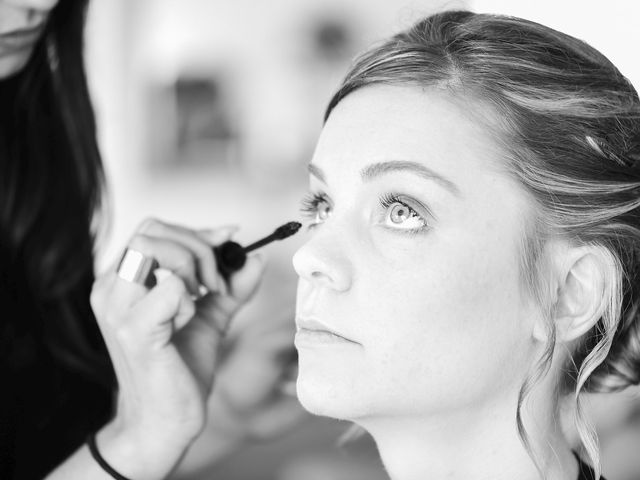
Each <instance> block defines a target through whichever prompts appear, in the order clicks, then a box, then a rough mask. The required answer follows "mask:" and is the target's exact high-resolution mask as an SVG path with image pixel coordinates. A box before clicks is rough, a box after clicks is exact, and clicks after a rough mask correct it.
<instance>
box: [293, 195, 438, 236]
mask: <svg viewBox="0 0 640 480" xmlns="http://www.w3.org/2000/svg"><path fill="white" fill-rule="evenodd" d="M379 201H380V206H381V207H382V208H383V209H384V210H387V209H388V208H389V207H391V206H392V205H393V204H395V203H399V204H401V205H403V206H405V207H406V208H408V209H409V211H410V212H411V213H412V214H415V215H417V216H418V217H420V218H421V219H422V220H423V221H424V222H425V224H426V225H425V226H424V227H421V228H413V229H405V230H404V231H403V232H402V233H404V234H407V235H415V234H418V233H423V232H424V231H425V229H427V228H429V222H428V221H427V219H425V216H424V215H421V214H420V213H418V212H417V211H416V209H415V208H413V207H412V206H411V205H409V204H408V203H407V201H406V200H404V199H403V197H402V196H401V195H398V194H395V193H386V194H384V195H382V196H381V197H380V198H379ZM322 203H326V204H328V205H329V206H331V202H330V201H329V197H328V196H327V195H326V194H325V193H314V192H309V193H308V194H307V195H305V197H304V198H303V199H302V202H301V206H300V212H301V213H302V215H303V216H305V217H307V218H309V219H310V220H311V221H312V223H310V224H309V226H308V227H307V228H308V229H309V230H310V229H312V228H315V227H317V226H318V225H319V224H320V223H322V222H319V221H317V216H318V213H319V212H318V207H319V206H320V204H322ZM422 208H423V209H424V210H426V211H427V214H428V215H429V216H431V217H432V216H433V215H432V214H431V212H430V211H429V209H428V208H427V207H426V206H422Z"/></svg>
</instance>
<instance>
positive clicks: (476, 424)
mask: <svg viewBox="0 0 640 480" xmlns="http://www.w3.org/2000/svg"><path fill="white" fill-rule="evenodd" d="M513 404H514V403H511V405H513ZM525 411H526V412H529V413H530V414H529V415H525V413H526V412H525ZM505 412H506V413H505ZM532 413H534V412H532V411H531V409H530V408H526V407H525V406H523V409H522V414H523V417H524V418H523V420H524V424H525V429H526V431H527V433H528V435H529V438H530V440H531V445H532V447H533V448H534V449H535V451H536V452H537V454H538V458H539V460H538V462H539V463H540V464H539V468H540V470H541V471H542V475H541V473H540V471H539V470H538V468H537V467H536V465H535V463H534V461H533V460H532V458H531V456H530V455H529V453H528V452H527V450H526V448H525V447H524V446H523V443H522V441H521V439H520V437H519V436H518V432H517V426H516V412H515V409H514V408H503V406H498V405H495V404H494V405H493V406H492V407H485V408H482V409H474V411H473V412H463V413H460V412H454V413H447V414H442V413H441V414H439V415H434V416H432V417H428V418H425V417H422V418H416V417H412V418H397V417H396V418H386V419H380V418H376V419H375V420H371V421H369V420H365V421H362V422H358V423H360V424H361V425H362V426H363V427H365V428H366V429H367V430H368V431H369V432H370V433H371V434H372V435H373V438H374V439H375V441H376V443H377V446H378V449H379V452H380V456H381V458H382V461H383V463H384V465H385V467H386V469H387V471H388V473H389V475H390V476H391V478H392V479H393V480H418V479H424V478H429V479H431V480H444V479H447V480H463V479H464V480H488V479H491V480H502V479H504V480H507V479H509V480H512V479H514V478H518V479H520V480H539V479H541V478H543V479H545V480H572V479H575V478H577V476H578V468H577V463H576V460H575V457H574V456H573V453H572V452H571V448H570V447H569V445H568V443H567V442H566V440H565V438H564V436H563V434H562V432H561V431H560V427H559V426H558V425H557V423H558V422H557V421H556V420H557V415H555V412H554V411H551V410H549V411H546V412H540V411H538V412H535V413H536V414H535V415H532ZM534 419H535V420H534Z"/></svg>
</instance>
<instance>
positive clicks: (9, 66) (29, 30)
mask: <svg viewBox="0 0 640 480" xmlns="http://www.w3.org/2000/svg"><path fill="white" fill-rule="evenodd" d="M57 3H58V0H0V80H1V79H3V78H7V77H9V76H11V75H13V74H15V73H17V72H19V71H20V70H22V68H23V67H24V66H25V65H26V63H27V61H28V60H29V57H30V56H31V52H32V51H33V47H34V45H35V43H36V42H37V41H38V39H39V38H40V35H41V34H42V31H43V30H44V26H45V23H46V20H47V16H48V15H49V12H50V11H51V10H52V9H53V7H55V6H56V4H57Z"/></svg>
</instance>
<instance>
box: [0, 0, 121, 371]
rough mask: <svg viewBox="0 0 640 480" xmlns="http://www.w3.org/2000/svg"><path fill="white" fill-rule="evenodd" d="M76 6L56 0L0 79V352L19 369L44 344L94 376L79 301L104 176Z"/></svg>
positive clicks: (98, 363) (105, 367) (101, 356)
mask: <svg viewBox="0 0 640 480" xmlns="http://www.w3.org/2000/svg"><path fill="white" fill-rule="evenodd" d="M86 8H87V1H86V0H60V2H59V3H58V5H56V6H55V8H54V9H53V11H52V12H51V14H50V16H49V19H48V22H47V27H46V29H45V31H44V34H43V36H42V38H41V39H40V40H39V42H38V43H37V45H36V46H35V47H34V51H33V53H32V56H31V58H30V60H29V62H28V64H27V65H26V66H25V68H24V69H23V70H22V71H20V72H19V73H18V74H16V75H14V76H13V77H11V78H9V79H6V80H3V81H0V306H1V307H2V308H3V309H4V311H3V312H2V314H0V315H1V317H0V334H1V335H0V352H1V353H0V355H5V354H6V355H8V359H9V360H8V362H7V363H8V364H9V365H10V366H11V367H14V368H19V366H20V364H21V362H25V361H29V357H30V356H33V355H35V354H36V353H34V352H41V351H42V350H43V349H44V351H45V352H46V353H47V354H50V355H51V356H52V358H53V359H54V360H55V361H58V362H60V363H61V364H62V365H64V366H65V367H68V368H70V369H72V370H76V371H78V372H84V373H87V374H90V375H91V376H93V377H94V378H110V375H106V376H105V375H96V374H97V373H105V372H110V367H109V363H108V357H107V356H106V355H105V351H104V344H103V343H102V340H101V337H100V335H99V332H98V330H97V327H96V324H95V320H94V317H93V314H92V311H91V308H90V306H89V294H90V289H91V285H92V282H93V242H94V232H93V230H92V225H93V221H94V218H95V215H96V212H97V211H98V210H99V207H100V204H101V198H102V191H103V184H104V178H103V169H102V163H101V160H100V155H99V152H98V147H97V143H96V125H95V119H94V116H93V110H92V107H91V103H90V100H89V94H88V89H87V82H86V77H85V71H84V67H83V54H82V53H83V27H84V20H85V15H86ZM25 339H28V340H25ZM25 342H26V343H25ZM39 354H40V353H38V355H39ZM108 381H110V380H108Z"/></svg>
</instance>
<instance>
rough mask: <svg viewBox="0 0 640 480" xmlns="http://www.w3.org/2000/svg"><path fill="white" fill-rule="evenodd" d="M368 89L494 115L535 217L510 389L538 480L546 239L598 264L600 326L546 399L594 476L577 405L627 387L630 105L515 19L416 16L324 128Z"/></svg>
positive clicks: (634, 216)
mask: <svg viewBox="0 0 640 480" xmlns="http://www.w3.org/2000/svg"><path fill="white" fill-rule="evenodd" d="M375 84H390V85H416V86H417V87H425V86H426V87H432V88H440V89H444V90H446V91H447V92H448V93H450V94H451V95H453V96H459V97H461V98H472V99H475V100H477V101H478V102H481V104H483V105H489V106H490V107H491V109H492V110H493V111H494V112H497V113H498V115H496V116H495V119H493V120H490V119H488V118H481V119H482V120H484V121H485V122H486V124H487V126H488V127H489V129H490V131H492V132H493V133H494V136H495V138H496V140H497V141H498V142H499V143H500V145H501V147H502V148H503V151H504V152H505V153H506V155H505V156H506V158H507V159H508V161H507V162H505V163H506V169H507V171H508V173H509V174H511V175H512V176H513V177H514V178H516V179H517V180H518V181H519V183H520V184H521V185H522V186H523V187H524V190H525V191H526V192H527V194H528V195H529V196H530V197H531V200H532V202H533V204H534V205H535V206H536V207H537V208H534V209H533V214H532V215H530V216H529V218H527V219H526V221H527V223H526V224H525V225H524V230H525V235H524V237H523V239H522V244H523V245H522V252H523V254H522V260H521V263H522V265H521V275H522V280H523V284H524V285H525V286H526V287H527V289H528V291H529V293H530V294H531V298H532V299H534V300H535V301H536V304H537V305H538V307H539V308H540V310H541V311H542V313H543V314H544V316H545V317H546V318H547V320H548V321H547V327H548V335H547V338H548V340H547V344H546V348H545V350H544V352H543V354H542V356H541V358H540V359H539V362H538V364H537V365H536V366H535V368H534V369H533V371H532V372H531V374H530V375H529V376H528V377H527V378H526V379H525V381H524V383H523V385H522V388H521V390H520V394H519V398H518V405H517V412H516V419H517V426H518V432H519V435H520V438H521V440H522V442H523V444H524V445H525V448H526V449H527V451H528V452H529V454H530V455H531V456H532V458H533V460H534V463H535V464H536V467H537V468H538V469H539V470H540V472H541V473H542V468H541V465H540V462H539V459H537V458H536V455H535V453H534V452H533V449H532V448H531V445H530V440H529V437H528V435H527V433H526V430H525V428H524V425H523V423H522V418H521V406H522V404H523V401H524V399H525V398H526V396H527V395H528V394H529V392H530V391H531V389H532V388H533V387H534V385H535V384H536V383H537V382H538V381H539V380H540V379H541V378H542V377H544V375H545V374H546V372H547V371H548V369H549V367H550V364H551V361H552V359H553V356H554V349H555V343H556V330H555V326H554V324H553V321H552V313H553V305H554V303H555V300H556V298H555V295H556V293H555V292H554V291H553V289H552V288H550V284H549V280H548V278H549V277H548V273H549V268H552V266H550V265H549V261H548V260H549V259H548V255H545V246H546V244H547V242H546V240H547V239H549V238H550V237H551V236H562V237H563V238H567V239H569V240H570V241H571V242H573V243H574V244H576V245H589V246H591V247H592V248H598V249H599V250H600V251H601V253H602V255H603V256H604V258H606V259H608V265H609V267H610V272H609V273H610V275H609V276H610V281H609V282H608V283H607V284H606V285H605V287H604V289H603V291H602V292H601V295H602V297H601V299H602V309H601V312H600V319H599V321H598V322H597V323H596V324H595V326H594V327H593V328H592V329H591V331H590V332H588V333H587V334H585V335H584V336H583V337H582V338H581V339H580V340H579V342H578V344H577V345H576V346H575V349H574V351H573V352H572V355H570V358H569V361H568V365H566V366H564V368H563V371H566V372H567V374H566V376H565V378H563V379H562V382H561V385H560V386H559V388H560V389H561V391H562V392H565V393H566V392H569V391H571V390H572V391H573V392H574V399H575V404H576V405H575V406H576V408H575V412H576V413H575V423H576V427H577V430H578V433H579V435H580V439H581V442H582V444H583V446H584V449H585V451H586V453H587V455H588V456H589V458H590V460H591V463H592V464H593V466H594V468H595V470H596V473H597V476H598V477H599V476H600V472H601V467H600V461H599V453H598V442H597V436H596V435H595V432H594V430H593V428H592V427H591V426H590V424H589V422H588V421H587V419H586V418H585V415H584V413H583V408H582V404H581V395H580V394H581V392H612V391H618V390H622V389H624V388H626V387H627V386H629V385H635V384H638V383H640V320H639V319H638V315H639V314H640V209H639V208H638V207H640V165H639V164H640V100H639V99H638V94H637V93H636V91H635V90H634V88H633V86H632V85H631V84H630V82H629V81H628V80H627V79H626V78H625V77H624V76H623V75H622V74H621V73H620V72H619V71H618V70H617V68H616V67H615V66H614V65H613V64H612V63H611V62H610V61H609V60H608V59H607V58H606V57H604V56H603V55H602V54H601V53H599V52H598V51H596V50H595V49H593V48H592V47H590V46H589V45H587V44H586V43H585V42H583V41H581V40H578V39H575V38H573V37H571V36H569V35H566V34H563V33H560V32H557V31H555V30H553V29H551V28H548V27H545V26H543V25H539V24H537V23H534V22H530V21H526V20H522V19H519V18H512V17H506V16H497V15H487V14H475V13H471V12H463V11H450V12H443V13H439V14H436V15H433V16H430V17H428V18H426V19H424V20H422V21H420V22H419V23H417V24H416V25H414V26H413V27H412V28H410V29H409V30H407V31H405V32H402V33H400V34H398V35H396V36H394V37H393V38H391V39H390V40H389V41H386V42H384V43H383V44H381V45H378V46H375V47H374V48H372V49H371V50H369V51H368V52H366V53H365V54H364V55H363V56H361V57H360V58H359V59H357V61H356V62H355V64H354V65H353V66H352V67H351V69H350V71H349V72H348V74H347V76H346V78H345V79H344V81H343V83H342V85H341V87H340V88H339V90H338V91H337V92H336V93H335V95H334V96H333V98H332V99H331V101H330V103H329V105H328V107H327V110H326V114H325V121H326V119H327V118H328V117H329V115H330V114H331V111H332V110H333V108H334V107H335V106H336V105H337V104H338V103H339V102H340V101H341V100H342V99H343V98H344V97H345V96H347V95H348V94H349V93H351V92H353V91H355V90H357V89H359V88H362V87H365V86H367V85H375ZM473 113H476V114H478V115H479V116H480V117H482V113H481V112H479V111H477V112H471V114H473ZM492 118H493V117H492ZM496 119H497V120H496Z"/></svg>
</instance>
